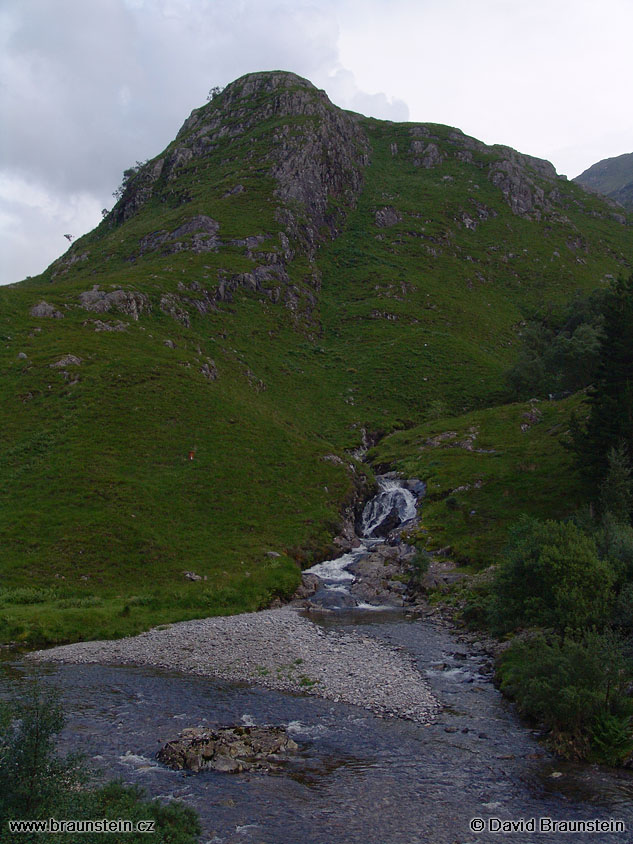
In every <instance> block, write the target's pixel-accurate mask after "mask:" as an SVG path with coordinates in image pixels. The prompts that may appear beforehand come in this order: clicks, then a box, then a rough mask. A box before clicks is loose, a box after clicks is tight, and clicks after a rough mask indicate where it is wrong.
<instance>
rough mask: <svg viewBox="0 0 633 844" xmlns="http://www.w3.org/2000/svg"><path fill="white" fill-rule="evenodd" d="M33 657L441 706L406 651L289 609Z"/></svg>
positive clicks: (403, 712)
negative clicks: (320, 623)
mask: <svg viewBox="0 0 633 844" xmlns="http://www.w3.org/2000/svg"><path fill="white" fill-rule="evenodd" d="M29 658H30V659H33V660H38V661H42V662H69V663H101V664H109V665H140V666H153V667H156V668H168V669H172V670H177V671H185V672H190V673H194V674H203V675H206V676H210V677H217V678H221V679H224V680H234V681H245V682H254V683H258V684H260V685H263V686H267V687H268V688H272V689H281V690H284V691H293V692H303V693H307V694H313V695H319V696H320V697H324V698H327V699H329V700H333V701H343V702H345V703H351V704H355V705H356V706H362V707H364V708H365V709H369V710H371V711H372V712H375V713H376V714H379V715H392V716H398V717H400V718H408V719H410V720H413V721H421V722H429V721H431V720H432V719H433V716H434V715H435V714H436V713H437V711H438V709H439V704H438V702H437V700H436V699H435V698H434V697H433V695H432V693H431V691H430V689H429V687H428V685H427V683H426V680H425V679H424V678H423V677H422V675H421V674H420V672H419V671H417V669H416V668H415V667H414V665H413V662H412V660H411V659H410V658H409V657H408V656H407V655H406V654H404V653H402V652H400V651H398V650H395V649H393V648H390V647H388V646H386V645H384V644H381V643H379V642H377V641H376V640H374V639H371V638H368V637H365V636H360V635H358V634H356V633H342V632H339V631H337V630H327V631H326V630H323V629H322V628H321V627H318V626H317V625H316V624H313V623H312V622H311V621H310V620H309V619H307V618H305V617H303V616H301V615H299V614H298V613H297V612H296V611H295V610H292V609H288V608H285V607H284V608H281V609H275V610H264V611H263V612H258V613H248V614H244V615H234V616H223V617H218V618H206V619H200V620H197V621H183V622H179V623H178V624H172V625H170V626H168V627H166V628H163V629H154V630H150V631H148V632H147V633H142V634H141V635H139V636H134V637H130V638H127V639H117V640H116V641H102V642H79V643H76V644H73V645H63V646H61V647H57V648H51V649H50V650H45V651H35V652H33V653H31V654H29Z"/></svg>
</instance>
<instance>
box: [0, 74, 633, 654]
mask: <svg viewBox="0 0 633 844" xmlns="http://www.w3.org/2000/svg"><path fill="white" fill-rule="evenodd" d="M118 197H119V198H118V201H117V203H116V205H115V206H114V207H113V209H112V210H111V211H110V212H109V213H108V214H107V216H106V217H105V218H104V219H103V221H102V222H101V223H100V225H99V226H98V227H97V228H96V229H94V231H92V232H90V233H89V234H87V235H86V236H85V237H82V238H81V239H79V240H77V241H76V242H75V243H73V244H72V246H71V247H70V248H69V249H68V251H67V252H66V254H65V255H64V256H62V257H61V258H60V259H59V260H57V261H55V262H54V263H53V264H52V265H51V266H50V267H49V268H48V269H47V270H46V271H45V272H44V273H42V275H40V276H38V277H35V278H30V279H27V280H26V281H23V282H21V283H19V284H16V285H12V286H10V287H5V288H1V289H0V303H1V309H0V314H1V316H0V320H1V322H0V325H1V329H0V330H1V336H2V341H3V342H2V349H1V354H2V368H1V370H0V372H1V374H0V379H1V384H2V396H3V402H2V405H1V409H0V413H1V421H2V426H1V428H0V430H2V438H1V441H0V463H1V466H2V473H1V475H0V478H1V480H0V496H1V506H2V514H3V517H2V531H1V538H2V545H1V547H2V592H0V603H1V604H2V606H0V635H3V636H4V637H5V638H11V637H13V638H15V637H16V636H25V637H27V636H28V637H29V638H30V639H31V640H34V639H37V638H38V637H39V638H40V639H45V640H61V639H69V638H77V637H78V636H79V637H80V636H83V637H87V636H99V635H119V634H122V633H126V632H130V631H132V630H138V629H141V628H143V627H147V626H148V625H149V624H152V623H158V622H167V621H170V620H174V619H178V618H185V617H193V616H200V615H205V614H207V615H208V614H213V613H222V612H236V611H240V610H244V609H254V608H257V607H259V606H264V605H266V604H267V603H268V602H270V601H271V600H272V598H273V597H275V596H276V595H280V596H283V595H287V594H289V593H290V592H292V590H293V589H294V587H295V586H296V584H297V583H298V581H299V577H300V566H302V565H306V564H308V563H311V562H313V561H316V560H317V559H318V558H323V557H324V556H326V555H328V554H330V553H332V550H333V546H332V541H333V538H334V537H335V536H336V534H337V533H338V532H339V530H340V529H341V526H342V523H343V520H344V517H345V516H346V515H347V517H350V515H351V513H352V510H353V507H354V505H355V503H356V502H357V500H358V499H359V497H362V495H363V494H365V493H366V491H367V488H368V485H369V484H371V482H372V476H371V470H370V469H368V468H367V467H366V466H364V465H362V464H360V463H358V462H357V460H356V459H355V458H354V457H353V456H352V451H353V450H354V449H357V448H358V447H359V446H361V444H362V443H363V442H369V443H374V442H376V441H378V440H380V439H381V438H382V437H383V436H384V435H386V434H389V433H390V432H393V431H398V430H403V429H410V428H412V427H413V426H415V425H419V424H420V423H422V422H423V421H424V420H425V419H428V415H429V412H430V409H433V408H435V410H436V411H437V408H438V407H441V408H443V410H442V412H443V413H446V414H449V413H452V414H460V413H465V412H471V411H476V410H477V409H479V408H486V407H492V406H494V405H497V404H499V402H500V401H501V400H502V398H503V395H504V372H505V371H506V369H507V368H508V366H509V365H510V364H511V363H512V362H513V360H514V358H515V356H516V351H517V348H518V344H519V343H520V330H521V324H522V322H523V320H524V318H525V315H526V314H528V313H530V312H531V311H532V310H534V309H535V308H537V307H539V306H543V305H544V304H545V303H553V304H554V305H555V304H556V303H560V302H562V301H564V300H566V299H567V298H568V297H569V296H571V294H572V293H573V292H574V291H576V290H578V289H581V290H590V289H593V288H595V287H596V286H599V285H601V284H606V283H608V281H609V280H610V279H611V278H613V277H614V276H616V275H617V274H618V273H619V272H620V271H621V270H622V269H623V268H624V267H625V266H627V265H630V262H631V260H632V259H633V243H632V242H631V237H630V224H631V218H629V217H627V216H626V215H625V214H624V213H622V211H621V209H619V210H614V208H613V206H612V205H611V204H609V203H608V202H607V201H605V200H604V199H602V198H601V197H599V196H597V195H594V194H592V193H588V192H586V191H585V190H584V189H583V188H582V187H580V186H579V185H577V184H575V183H573V182H569V181H567V180H566V179H565V178H564V177H560V176H558V175H557V174H556V172H555V170H554V168H553V167H552V165H551V164H549V163H548V162H546V161H542V160H540V159H537V158H533V157H531V156H529V155H524V154H521V153H519V152H516V151H515V150H512V149H510V148H508V147H503V146H486V145H485V144H483V143H481V142H480V141H478V140H476V139H474V138H471V137H468V136H467V135H464V134H463V133H462V132H460V131H459V130H457V129H453V128H450V127H447V126H441V125H437V124H432V123H425V124H397V123H391V122H387V121H380V120H375V119H372V118H366V117H362V116H360V115H357V114H353V113H350V112H345V111H342V110H341V109H339V108H337V107H335V106H334V105H332V103H331V102H330V101H329V100H328V98H327V96H326V95H325V93H324V92H323V91H320V90H317V89H316V88H315V87H314V86H313V85H312V84H311V83H310V82H308V81H307V80H304V79H301V78H299V77H297V76H295V75H294V74H291V73H284V72H272V73H255V74H248V75H247V76H244V77H242V78H241V79H238V80H237V81H235V82H233V83H232V84H231V85H229V86H227V88H225V89H224V91H223V92H221V93H220V94H219V95H217V96H215V97H214V98H213V100H212V101H210V102H209V103H207V104H206V105H204V106H202V107H201V108H199V109H196V110H194V111H193V112H192V114H191V115H190V117H189V118H188V119H187V120H186V121H185V123H184V124H183V126H182V129H181V130H180V132H179V133H178V135H177V137H176V138H175V140H174V141H173V142H172V143H171V144H169V146H168V147H167V148H166V149H165V150H164V151H163V152H161V153H160V154H159V155H157V156H156V157H155V158H153V159H151V160H149V161H146V162H143V163H137V165H136V166H135V167H132V168H130V169H129V170H127V171H126V173H125V176H124V181H123V184H122V185H121V188H120V190H119V192H118ZM436 415H437V413H436ZM397 441H398V440H397V439H396V440H395V441H394V442H396V443H397ZM392 457H393V455H392ZM393 459H394V462H395V458H393ZM550 482H552V481H551V477H550ZM533 498H534V496H533ZM536 498H538V496H537V497H536ZM564 504H565V502H564V501H563V502H559V507H564Z"/></svg>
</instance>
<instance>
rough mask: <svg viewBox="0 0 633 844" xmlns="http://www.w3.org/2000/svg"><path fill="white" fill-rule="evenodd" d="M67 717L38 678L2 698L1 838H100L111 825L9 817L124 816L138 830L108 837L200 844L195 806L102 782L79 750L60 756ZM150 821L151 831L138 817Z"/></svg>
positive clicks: (136, 843)
mask: <svg viewBox="0 0 633 844" xmlns="http://www.w3.org/2000/svg"><path fill="white" fill-rule="evenodd" d="M63 724H64V717H63V713H62V709H61V706H60V704H59V701H58V700H57V698H56V697H55V695H54V693H53V692H52V691H50V690H46V691H44V689H43V688H42V687H40V686H39V684H38V683H34V684H32V685H31V688H30V690H29V692H28V694H27V695H26V696H24V697H21V698H20V699H18V698H17V697H16V698H15V699H13V700H11V701H5V702H3V703H2V704H1V705H0V842H3V844H4V842H6V844H14V842H15V841H17V840H19V841H24V842H62V844H63V842H68V844H72V842H76V841H78V840H79V839H80V840H81V841H82V842H86V844H100V842H102V841H103V840H104V830H100V831H94V832H91V831H83V830H82V829H81V828H80V827H79V826H77V827H76V828H75V829H74V831H70V832H64V833H62V832H59V831H42V832H39V831H23V830H20V831H19V834H18V833H16V832H15V831H13V830H11V829H10V828H9V822H10V821H13V822H14V821H16V820H31V821H37V820H43V821H47V820H49V819H50V818H53V819H55V821H58V822H59V821H72V822H81V821H91V820H92V821H103V820H110V821H113V822H115V821H118V820H119V819H121V818H122V819H125V820H128V821H130V822H131V823H132V824H133V830H134V831H131V832H125V833H124V832H120V833H119V832H115V831H114V830H109V831H108V834H107V835H106V836H105V837H106V838H107V840H108V841H112V842H123V841H125V842H126V844H142V842H145V841H147V840H148V839H149V838H151V840H152V842H154V844H195V842H197V841H198V836H199V834H200V824H199V821H198V818H197V816H196V814H195V812H194V811H193V810H192V809H189V808H188V807H186V806H184V805H183V804H181V803H178V802H175V801H174V802H171V803H168V804H165V803H161V802H160V801H158V800H148V799H146V798H145V797H144V795H143V792H142V791H141V789H139V788H136V787H129V786H124V785H122V784H120V783H118V782H109V783H105V784H104V783H102V782H101V783H99V782H98V780H97V779H96V775H95V774H94V772H91V771H90V769H89V768H88V767H87V766H86V764H85V762H84V761H83V760H82V759H81V757H79V756H77V755H67V756H62V755H60V754H59V753H58V752H57V750H56V747H55V738H56V736H57V734H58V733H59V732H60V731H61V729H62V727H63ZM146 822H150V823H151V824H152V827H153V830H152V833H151V834H150V833H149V831H148V830H147V828H146V827H144V830H141V829H140V828H139V826H138V825H139V824H140V823H143V824H146Z"/></svg>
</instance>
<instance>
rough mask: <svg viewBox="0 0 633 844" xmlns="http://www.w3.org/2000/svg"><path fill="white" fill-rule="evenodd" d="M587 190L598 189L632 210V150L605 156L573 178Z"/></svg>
mask: <svg viewBox="0 0 633 844" xmlns="http://www.w3.org/2000/svg"><path fill="white" fill-rule="evenodd" d="M574 181H575V182H577V183H578V184H579V185H582V186H583V187H584V188H588V189H589V190H595V191H599V192H600V193H602V194H604V195H605V196H608V197H610V198H611V199H615V201H616V202H619V203H620V205H623V206H624V207H625V208H626V209H627V210H629V211H633V152H627V153H625V154H624V155H618V156H616V157H615V158H605V159H603V160H602V161H598V162H597V163H596V164H592V165H591V167H589V168H588V169H587V170H585V171H584V173H581V174H580V176H576V178H575V179H574Z"/></svg>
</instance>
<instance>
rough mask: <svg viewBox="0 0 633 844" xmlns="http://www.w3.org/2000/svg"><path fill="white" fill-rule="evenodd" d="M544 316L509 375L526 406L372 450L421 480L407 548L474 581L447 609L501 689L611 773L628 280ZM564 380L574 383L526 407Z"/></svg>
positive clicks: (628, 705) (629, 390) (631, 709)
mask: <svg viewBox="0 0 633 844" xmlns="http://www.w3.org/2000/svg"><path fill="white" fill-rule="evenodd" d="M548 319H549V326H550V327H549V328H547V326H546V325H545V324H544V323H543V322H542V323H541V324H540V326H539V325H536V324H531V325H528V330H527V332H526V335H525V346H524V349H523V351H522V352H521V353H520V354H519V362H518V363H517V364H516V365H515V366H513V367H512V368H511V369H510V370H509V383H512V384H513V385H514V386H513V389H515V391H516V392H517V393H521V391H525V390H528V394H529V392H531V390H532V389H533V390H535V392H536V394H537V397H536V398H533V399H532V400H528V401H525V400H524V401H522V402H515V403H514V404H511V405H506V406H500V407H494V408H489V409H487V410H484V411H478V412H476V413H471V414H468V415H467V416H463V417H452V418H446V419H438V420H434V421H433V422H427V423H425V424H424V425H422V426H418V427H417V428H413V429H411V430H409V431H403V432H398V433H396V434H394V435H392V436H391V437H389V438H387V439H386V440H384V441H383V442H382V443H380V444H379V445H378V446H377V447H376V448H375V449H374V450H373V452H372V453H371V455H370V456H371V457H372V458H373V460H374V461H375V462H377V463H378V464H380V463H381V462H388V461H393V462H394V463H395V465H396V466H397V467H398V468H399V469H401V471H403V472H404V473H405V474H407V475H419V476H420V477H422V478H424V479H425V480H426V481H427V483H428V495H427V500H426V502H425V506H424V509H423V515H422V525H421V527H420V529H419V532H418V540H419V541H422V542H423V541H424V540H425V538H426V544H427V547H428V548H430V549H431V550H433V549H434V550H437V549H441V550H442V553H443V554H446V555H449V556H451V557H452V558H453V559H455V560H456V561H457V562H459V563H462V564H464V563H467V564H468V565H469V566H470V571H471V572H473V571H474V572H475V574H474V576H473V577H471V578H470V579H467V580H465V581H462V582H461V583H460V584H458V585H457V586H456V587H455V588H454V589H453V592H452V594H451V595H449V596H448V601H449V602H451V603H452V604H453V605H455V606H459V607H460V610H461V617H462V619H463V621H465V622H466V623H468V624H470V625H471V626H474V627H478V628H483V629H485V630H487V631H489V632H490V633H492V634H493V635H494V636H496V637H499V638H501V639H503V640H505V642H506V649H505V650H504V651H503V653H502V655H501V657H500V659H499V662H498V680H499V683H500V686H501V688H502V690H503V691H504V692H505V693H506V694H507V695H509V696H510V697H511V698H513V699H514V700H515V701H516V703H517V706H518V708H519V710H520V711H521V712H522V713H523V714H524V715H525V716H526V717H528V718H529V719H531V720H532V721H533V722H536V723H540V724H541V725H543V726H544V727H545V728H546V729H547V730H548V731H549V742H550V744H551V746H552V747H554V748H555V749H556V750H557V751H558V752H560V753H562V754H564V755H567V756H570V757H575V758H585V759H591V760H593V761H597V762H603V763H607V764H621V763H623V762H627V761H629V760H630V759H631V754H632V753H633V698H632V697H631V682H632V681H633V610H632V609H631V608H632V606H633V526H632V525H631V515H632V508H633V478H632V469H631V455H632V454H633V421H632V420H633V387H632V385H633V363H632V362H633V338H632V336H631V333H630V326H631V325H633V274H632V275H630V276H629V277H628V278H626V279H625V278H622V279H619V280H617V281H615V282H613V284H611V285H610V286H609V287H608V288H605V289H603V290H601V291H599V293H596V294H594V295H592V296H589V297H584V298H583V297H576V299H575V300H574V302H573V303H572V304H571V305H569V306H566V307H564V308H563V309H562V310H561V312H559V314H558V315H552V314H550V315H549V317H548ZM556 326H558V328H556ZM579 333H580V336H581V338H584V339H587V338H589V337H590V339H591V342H587V343H584V341H583V343H580V341H579V336H578V335H579ZM535 337H539V338H540V341H539V342H540V343H541V345H540V346H539V350H538V354H537V353H536V351H537V344H536V343H535ZM544 338H545V339H544ZM574 338H575V339H574ZM541 341H542V342H541ZM577 341H578V342H577ZM561 350H562V351H561ZM581 359H582V364H581V363H580V361H581ZM581 371H582V373H583V375H582V377H581V375H580V374H579V373H580V372H581ZM519 373H520V374H521V377H520V378H519ZM528 376H529V377H528ZM530 378H531V379H532V380H531V381H530V380H529V379H530ZM589 379H591V383H589ZM572 385H575V386H576V387H582V388H583V389H582V390H580V391H578V392H576V393H575V394H573V395H570V396H568V397H566V398H560V397H559V398H553V397H552V398H550V399H547V398H545V399H544V400H542V401H541V400H538V396H539V395H540V396H543V395H544V394H546V393H548V392H550V391H551V390H553V389H555V388H562V387H570V386H572ZM524 396H525V393H524ZM491 562H492V563H494V566H493V567H492V568H489V569H486V568H485V567H486V566H488V565H489V564H490V563H491Z"/></svg>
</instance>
